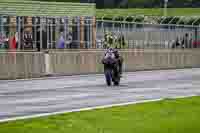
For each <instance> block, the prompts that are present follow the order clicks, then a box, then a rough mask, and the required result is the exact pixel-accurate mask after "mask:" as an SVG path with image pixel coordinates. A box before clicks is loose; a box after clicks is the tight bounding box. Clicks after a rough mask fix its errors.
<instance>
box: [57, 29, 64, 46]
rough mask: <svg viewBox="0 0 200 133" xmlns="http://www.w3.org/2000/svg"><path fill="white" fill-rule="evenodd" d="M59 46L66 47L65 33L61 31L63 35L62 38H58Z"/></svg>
mask: <svg viewBox="0 0 200 133" xmlns="http://www.w3.org/2000/svg"><path fill="white" fill-rule="evenodd" d="M57 47H58V48H59V49H64V48H65V39H64V37H63V33H61V35H60V38H59V40H58V44H57Z"/></svg>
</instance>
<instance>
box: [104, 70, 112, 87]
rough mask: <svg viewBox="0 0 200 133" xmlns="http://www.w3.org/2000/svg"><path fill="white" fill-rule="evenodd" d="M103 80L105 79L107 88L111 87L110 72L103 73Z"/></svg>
mask: <svg viewBox="0 0 200 133" xmlns="http://www.w3.org/2000/svg"><path fill="white" fill-rule="evenodd" d="M105 78H106V83H107V85H108V86H111V81H112V75H111V71H110V70H106V71H105Z"/></svg>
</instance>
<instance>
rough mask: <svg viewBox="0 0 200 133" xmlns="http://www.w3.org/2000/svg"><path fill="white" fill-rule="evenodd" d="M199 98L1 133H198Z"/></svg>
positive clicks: (23, 124) (25, 124)
mask: <svg viewBox="0 0 200 133" xmlns="http://www.w3.org/2000/svg"><path fill="white" fill-rule="evenodd" d="M199 123H200V97H190V98H182V99H166V100H162V101H157V102H149V103H140V104H134V105H128V106H121V107H113V108H106V109H96V110H91V111H81V112H74V113H66V114H61V115H55V116H48V117H41V118H33V119H27V120H18V121H10V122H5V123H0V133H198V132H200V126H199Z"/></svg>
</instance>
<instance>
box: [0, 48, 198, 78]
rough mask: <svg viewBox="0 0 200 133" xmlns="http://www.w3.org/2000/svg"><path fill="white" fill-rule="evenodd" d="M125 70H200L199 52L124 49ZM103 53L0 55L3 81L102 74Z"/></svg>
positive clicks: (0, 71)
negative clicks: (198, 68) (48, 76)
mask: <svg viewBox="0 0 200 133" xmlns="http://www.w3.org/2000/svg"><path fill="white" fill-rule="evenodd" d="M121 54H122V55H123V57H124V61H125V62H124V71H137V70H157V69H175V68H191V67H200V59H199V58H200V51H199V49H192V50H170V49H163V50H124V51H121ZM102 55H103V51H99V50H98V51H92V50H88V51H81V52H80V51H63V52H55V51H54V52H49V53H48V54H45V53H42V52H41V53H36V52H33V53H28V52H21V53H3V52H2V53H0V79H15V78H31V77H40V76H45V75H54V74H59V75H72V74H88V73H102V72H103V66H102V65H101V58H102Z"/></svg>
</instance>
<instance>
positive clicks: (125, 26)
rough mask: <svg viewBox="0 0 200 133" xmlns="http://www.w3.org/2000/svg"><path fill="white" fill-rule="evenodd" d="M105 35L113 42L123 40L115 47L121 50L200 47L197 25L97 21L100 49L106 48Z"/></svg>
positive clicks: (199, 29)
mask: <svg viewBox="0 0 200 133" xmlns="http://www.w3.org/2000/svg"><path fill="white" fill-rule="evenodd" d="M163 21H164V20H163ZM105 35H109V36H112V37H111V38H113V40H114V38H118V40H120V39H119V38H122V39H121V40H124V42H123V41H120V42H119V43H117V44H116V45H114V47H119V48H142V49H144V48H145V49H146V48H147V49H148V48H151V49H156V48H158V49H163V48H198V47H200V26H196V25H183V24H161V23H160V24H153V23H145V22H127V21H115V20H97V42H98V43H97V44H98V47H101V48H103V47H106V46H105V45H107V44H106V43H105V42H106V39H105ZM124 45H125V46H124Z"/></svg>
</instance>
